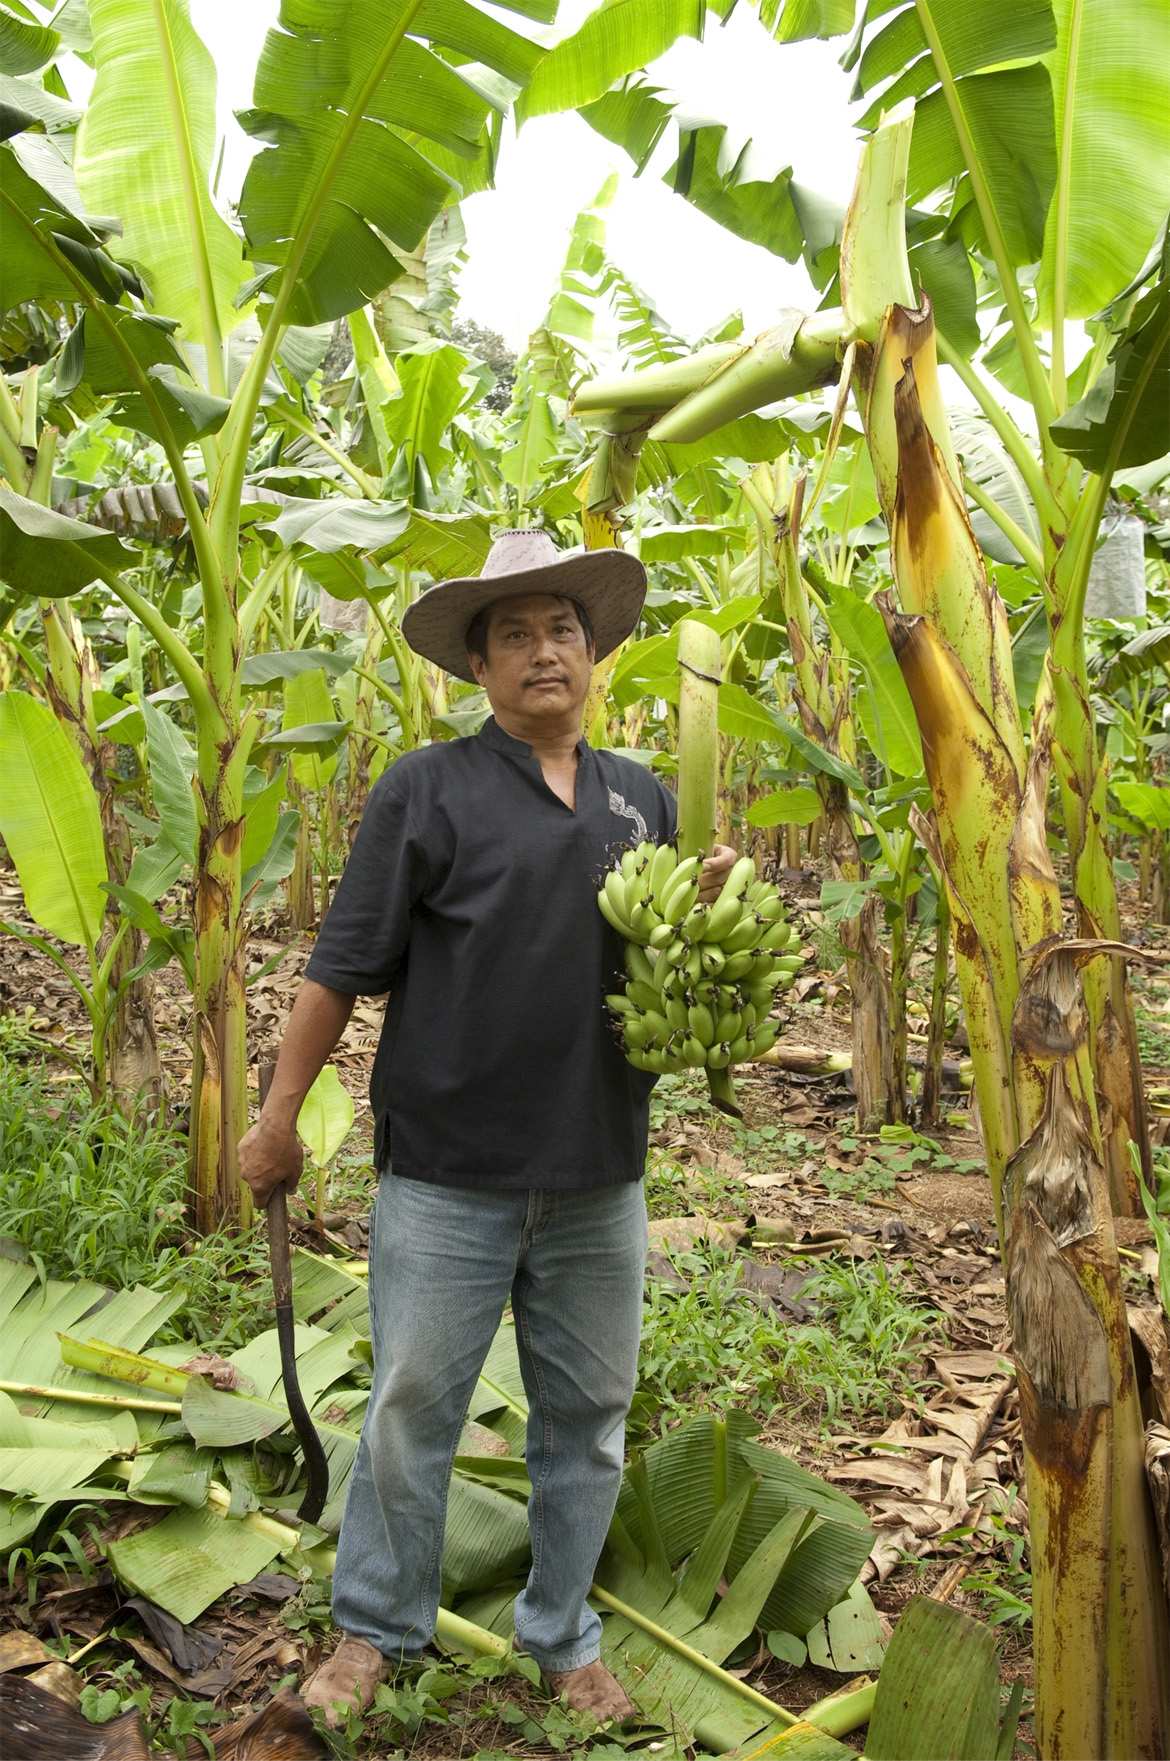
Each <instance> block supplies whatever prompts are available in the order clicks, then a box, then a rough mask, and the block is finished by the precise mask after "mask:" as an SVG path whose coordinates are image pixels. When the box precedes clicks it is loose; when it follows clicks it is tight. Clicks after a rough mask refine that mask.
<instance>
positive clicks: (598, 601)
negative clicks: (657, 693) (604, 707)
mask: <svg viewBox="0 0 1170 1761" xmlns="http://www.w3.org/2000/svg"><path fill="white" fill-rule="evenodd" d="M514 593H555V594H557V595H558V596H559V597H560V598H563V599H576V600H579V601H580V603H581V604H582V605H583V606H584V607H585V610H586V611H587V612H588V613H589V620H590V622H591V623H592V625H593V634H594V638H595V640H596V643H597V659H598V660H601V659H602V658H603V656H605V655H607V654H612V653H613V651H614V649H615V648H616V647H617V646H618V644H619V643H621V642H624V641H625V639H626V637H627V636H628V635H629V634H630V631H631V630H632V629H633V628H634V626H635V624H636V623H637V622H638V619H639V617H640V616H641V615H642V602H643V600H644V599H645V597H646V570H645V568H644V567H643V565H642V564H641V563H640V562H639V561H638V559H637V557H636V556H631V555H630V553H629V552H628V551H626V550H586V551H576V552H573V553H572V554H562V553H561V552H560V551H558V549H557V547H556V545H555V544H554V543H553V541H552V539H551V538H550V537H549V535H548V533H547V532H542V531H541V530H540V529H539V528H538V527H535V526H525V527H521V528H520V529H519V530H516V531H511V532H497V533H496V536H495V540H494V542H493V544H492V547H491V549H490V550H489V552H488V555H487V561H486V562H485V563H484V565H483V572H482V573H481V574H479V575H478V576H475V575H472V576H464V577H460V578H459V579H458V580H454V581H440V582H439V583H438V585H437V586H435V587H428V588H427V591H426V592H425V593H423V594H420V595H419V597H418V598H417V599H416V600H415V601H414V604H413V605H410V606H408V607H407V609H406V612H405V614H404V616H403V619H402V634H403V635H404V636H405V637H406V640H407V641H408V642H409V643H410V646H411V647H412V648H413V649H414V651H415V653H416V654H421V655H424V656H425V657H426V659H427V660H433V661H435V662H437V664H438V665H439V666H441V667H443V668H445V670H446V671H447V672H449V673H454V674H455V676H456V677H457V678H460V679H467V680H469V681H470V682H471V683H473V684H474V682H475V678H474V674H473V673H472V671H471V668H470V666H469V665H468V661H467V627H468V625H469V624H470V623H471V620H472V618H473V617H474V616H475V614H476V612H478V611H482V610H483V608H484V606H485V605H492V604H494V602H495V601H496V600H497V599H508V598H510V597H511V595H512V594H514Z"/></svg>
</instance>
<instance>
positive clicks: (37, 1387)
mask: <svg viewBox="0 0 1170 1761" xmlns="http://www.w3.org/2000/svg"><path fill="white" fill-rule="evenodd" d="M0 1394H33V1395H35V1396H36V1397H37V1399H38V1400H71V1401H75V1402H76V1403H77V1405H78V1406H107V1407H113V1408H114V1409H115V1410H116V1411H118V1412H123V1411H126V1410H127V1409H129V1410H130V1411H131V1412H168V1413H181V1412H182V1410H183V1408H182V1405H181V1404H180V1402H179V1401H177V1400H140V1399H139V1398H138V1396H137V1395H134V1394H89V1393H86V1392H85V1391H83V1390H82V1389H80V1388H51V1387H48V1386H44V1387H42V1385H41V1384H40V1383H39V1382H0Z"/></svg>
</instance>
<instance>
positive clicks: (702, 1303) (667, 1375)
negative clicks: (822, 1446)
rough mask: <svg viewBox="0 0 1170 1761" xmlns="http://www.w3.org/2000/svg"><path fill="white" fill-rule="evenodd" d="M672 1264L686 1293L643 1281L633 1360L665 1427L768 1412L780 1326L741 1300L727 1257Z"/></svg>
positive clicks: (703, 1252) (686, 1258) (711, 1254)
mask: <svg viewBox="0 0 1170 1761" xmlns="http://www.w3.org/2000/svg"><path fill="white" fill-rule="evenodd" d="M675 1263H676V1264H677V1266H678V1269H679V1271H680V1272H681V1273H682V1274H683V1276H684V1277H686V1278H688V1279H689V1280H690V1288H689V1289H687V1290H685V1291H684V1290H679V1289H677V1288H675V1287H674V1286H673V1285H670V1284H667V1283H664V1282H659V1280H657V1279H651V1280H650V1281H649V1284H648V1286H647V1296H646V1305H645V1308H644V1311H643V1323H642V1349H641V1354H640V1357H639V1375H640V1380H641V1382H642V1384H643V1385H644V1387H645V1388H646V1389H647V1391H648V1392H650V1393H651V1394H652V1395H653V1396H654V1397H655V1398H656V1399H657V1400H658V1401H659V1403H660V1407H661V1412H660V1422H661V1424H662V1426H663V1428H665V1427H666V1425H667V1424H668V1423H669V1421H670V1420H671V1419H676V1418H678V1417H680V1416H681V1415H682V1414H684V1413H689V1412H692V1411H695V1410H696V1409H700V1410H701V1409H704V1408H705V1409H707V1410H713V1411H715V1412H724V1411H726V1410H727V1409H728V1408H729V1407H733V1406H735V1407H738V1406H743V1407H747V1409H748V1410H749V1411H754V1412H759V1413H761V1414H763V1413H766V1412H767V1411H769V1410H770V1409H771V1407H772V1406H774V1405H775V1401H776V1395H777V1385H778V1380H779V1378H778V1365H779V1361H780V1353H781V1351H782V1349H783V1344H784V1338H783V1332H782V1329H781V1326H780V1324H779V1323H778V1321H777V1320H775V1319H774V1318H773V1317H772V1316H771V1315H770V1314H768V1313H766V1312H764V1311H762V1310H760V1309H758V1308H756V1307H755V1306H754V1305H753V1304H752V1303H751V1302H749V1301H745V1299H744V1293H743V1289H742V1286H741V1283H740V1279H741V1269H740V1266H739V1265H738V1264H737V1262H736V1261H735V1259H734V1258H733V1257H731V1256H730V1255H728V1254H727V1253H726V1251H724V1250H722V1249H719V1248H715V1247H705V1248H703V1249H698V1248H696V1250H695V1251H694V1252H692V1253H687V1254H682V1255H679V1256H677V1258H676V1260H675ZM729 1366H734V1370H733V1371H732V1372H731V1373H730V1374H729Z"/></svg>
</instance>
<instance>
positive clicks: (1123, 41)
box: [1036, 0, 1170, 458]
mask: <svg viewBox="0 0 1170 1761" xmlns="http://www.w3.org/2000/svg"><path fill="white" fill-rule="evenodd" d="M1053 11H1054V13H1055V15H1056V45H1055V48H1054V49H1053V50H1052V51H1051V52H1050V53H1049V54H1048V56H1047V57H1046V60H1047V64H1048V68H1049V70H1050V72H1051V76H1052V90H1053V99H1054V103H1055V123H1056V138H1057V140H1058V141H1059V142H1060V163H1059V168H1058V171H1057V184H1056V190H1055V192H1054V195H1053V199H1052V203H1051V206H1050V208H1049V213H1048V224H1047V227H1046V229H1045V234H1044V251H1043V255H1042V257H1041V261H1040V273H1039V277H1038V279H1037V282H1036V294H1037V300H1038V304H1039V318H1040V322H1041V324H1043V325H1050V324H1051V323H1052V321H1053V315H1054V312H1055V310H1056V307H1057V306H1058V305H1059V306H1060V308H1061V309H1062V311H1063V315H1064V316H1065V317H1066V318H1089V317H1092V316H1093V315H1094V314H1095V313H1097V312H1099V311H1100V309H1101V307H1102V306H1105V305H1107V304H1108V302H1109V301H1110V300H1111V299H1113V298H1114V296H1115V295H1116V294H1117V293H1118V291H1119V290H1120V289H1121V288H1123V287H1124V286H1125V285H1126V283H1127V282H1128V281H1129V280H1130V278H1131V276H1133V275H1135V274H1136V273H1137V271H1138V270H1139V269H1140V268H1141V265H1142V262H1143V260H1144V258H1145V255H1146V252H1147V251H1148V250H1149V249H1150V247H1151V245H1152V244H1153V243H1154V240H1155V238H1156V237H1157V233H1158V228H1159V227H1160V226H1161V225H1162V223H1163V221H1164V220H1165V218H1166V210H1167V208H1170V8H1167V7H1166V6H1164V5H1163V4H1162V0H1080V3H1074V0H1055V3H1054V6H1053ZM1163 401H1165V399H1163ZM1163 451H1165V448H1163ZM1148 456H1149V457H1150V458H1157V457H1158V456H1159V455H1158V454H1157V453H1151V454H1149V455H1148Z"/></svg>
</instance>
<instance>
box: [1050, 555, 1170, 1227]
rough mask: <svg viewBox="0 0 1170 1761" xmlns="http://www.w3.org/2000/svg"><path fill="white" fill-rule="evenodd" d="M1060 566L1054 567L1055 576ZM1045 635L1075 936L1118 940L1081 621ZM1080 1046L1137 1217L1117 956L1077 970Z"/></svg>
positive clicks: (1126, 1016) (1128, 1054)
mask: <svg viewBox="0 0 1170 1761" xmlns="http://www.w3.org/2000/svg"><path fill="white" fill-rule="evenodd" d="M1059 573H1060V565H1059V564H1058V565H1057V576H1056V577H1054V578H1057V577H1058V576H1059ZM1069 611H1070V612H1071V613H1072V615H1071V616H1068V617H1065V618H1062V619H1061V620H1060V622H1059V623H1058V625H1057V627H1056V630H1055V634H1054V637H1053V643H1052V651H1051V655H1050V662H1049V664H1050V667H1051V672H1052V696H1053V742H1052V757H1053V764H1054V768H1055V770H1056V776H1057V782H1058V785H1059V788H1060V799H1061V806H1062V808H1063V812H1064V823H1065V831H1066V834H1067V838H1068V852H1069V862H1070V865H1071V868H1072V881H1073V894H1074V897H1075V899H1076V908H1077V933H1078V935H1080V936H1083V937H1086V938H1092V937H1100V938H1104V939H1105V940H1106V941H1118V940H1119V939H1120V937H1121V914H1120V911H1119V910H1118V904H1117V883H1116V881H1115V879H1114V875H1113V862H1112V857H1111V852H1110V849H1109V844H1108V839H1107V835H1106V829H1105V826H1106V818H1105V815H1106V792H1107V789H1108V771H1107V768H1106V766H1105V765H1104V764H1103V763H1102V762H1101V759H1100V755H1099V753H1098V750H1097V733H1096V724H1095V721H1094V718H1093V712H1092V709H1091V707H1090V703H1089V684H1088V675H1087V672H1086V668H1085V651H1084V638H1083V634H1082V633H1081V631H1082V627H1083V620H1082V618H1081V616H1080V615H1079V612H1077V611H1076V610H1075V608H1073V607H1072V606H1070V607H1069ZM1083 982H1084V988H1085V1003H1086V1006H1087V1008H1088V1033H1089V1051H1090V1057H1091V1060H1092V1069H1093V1073H1094V1079H1095V1082H1096V1087H1097V1104H1098V1109H1099V1111H1100V1115H1101V1138H1102V1149H1103V1153H1104V1157H1105V1165H1106V1168H1107V1169H1108V1172H1109V1184H1110V1189H1111V1192H1112V1195H1113V1209H1114V1212H1115V1213H1116V1215H1118V1216H1120V1217H1135V1216H1136V1217H1140V1216H1141V1215H1142V1201H1141V1190H1140V1179H1139V1176H1138V1175H1137V1174H1135V1172H1134V1168H1133V1164H1132V1162H1131V1160H1130V1154H1129V1145H1130V1142H1131V1140H1132V1142H1133V1143H1135V1144H1136V1145H1137V1148H1138V1155H1139V1159H1140V1163H1141V1168H1142V1170H1143V1172H1144V1174H1145V1176H1146V1178H1149V1175H1150V1170H1151V1166H1152V1164H1151V1158H1150V1132H1149V1119H1148V1115H1147V1110H1146V1097H1145V1088H1144V1085H1143V1083H1142V1069H1141V1055H1140V1053H1139V1050H1138V1040H1137V1021H1136V1019H1135V1016H1134V1012H1133V1000H1132V998H1131V996H1130V992H1129V985H1128V983H1127V981H1126V972H1125V967H1124V965H1122V964H1121V963H1120V962H1119V961H1115V960H1104V961H1099V962H1097V963H1095V965H1093V966H1091V967H1089V968H1088V969H1087V970H1086V972H1085V974H1084V980H1083Z"/></svg>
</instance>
